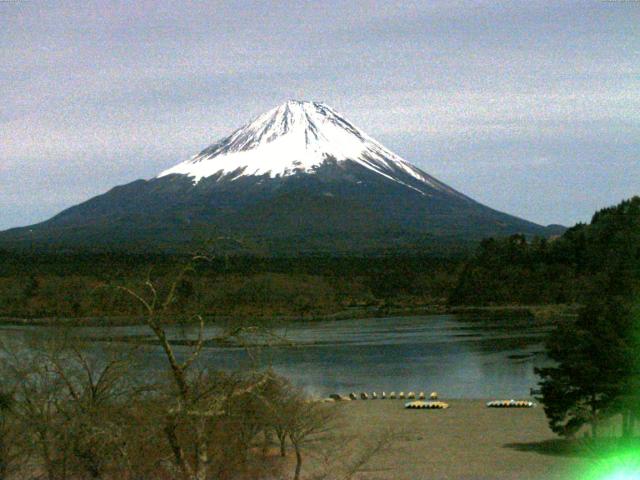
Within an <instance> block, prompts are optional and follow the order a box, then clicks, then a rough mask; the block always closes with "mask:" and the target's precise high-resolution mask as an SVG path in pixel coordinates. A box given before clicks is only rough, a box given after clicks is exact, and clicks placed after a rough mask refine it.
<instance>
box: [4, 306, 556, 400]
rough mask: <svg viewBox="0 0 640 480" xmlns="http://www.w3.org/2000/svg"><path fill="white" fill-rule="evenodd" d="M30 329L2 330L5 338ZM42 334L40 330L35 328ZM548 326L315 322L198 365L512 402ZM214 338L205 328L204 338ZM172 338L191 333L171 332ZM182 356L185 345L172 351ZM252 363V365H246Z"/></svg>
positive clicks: (157, 360) (530, 382)
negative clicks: (271, 343) (266, 369)
mask: <svg viewBox="0 0 640 480" xmlns="http://www.w3.org/2000/svg"><path fill="white" fill-rule="evenodd" d="M32 328H33V327H29V328H25V327H8V326H6V327H2V330H4V332H5V334H9V333H10V332H13V333H18V332H24V331H26V330H30V329H32ZM35 328H37V329H40V330H42V329H43V328H44V327H35ZM549 329H550V327H549V326H548V325H540V324H536V323H535V322H532V321H531V320H523V319H516V318H501V319H482V318H480V317H469V316H464V317H461V316H456V315H428V316H417V317H393V318H373V319H354V320H337V321H320V322H314V323H308V324H293V325H290V326H288V327H287V328H286V329H277V330H276V333H277V334H278V335H279V336H280V337H281V338H286V339H287V340H288V341H290V342H291V344H290V345H283V346H277V347H269V348H260V349H257V350H256V349H252V350H250V353H251V355H249V354H248V353H247V351H245V350H244V349H243V348H237V347H236V348H234V347H231V348H228V347H225V348H221V347H213V346H208V347H207V348H205V349H204V350H203V353H202V356H201V359H200V361H201V362H202V363H203V364H205V365H207V366H211V367H212V368H221V369H234V368H237V367H239V366H243V365H249V364H251V363H252V359H255V357H256V355H258V357H257V358H258V359H259V362H260V364H261V365H263V366H264V365H269V366H271V367H273V368H274V370H276V371H277V372H278V373H280V374H282V375H284V376H286V377H288V378H289V379H290V380H291V381H292V382H294V383H295V384H297V385H300V386H302V387H304V388H305V389H306V390H307V391H308V392H309V393H312V394H317V395H328V394H329V393H334V392H336V393H342V394H347V393H349V392H351V391H357V392H360V391H369V392H371V391H378V392H380V391H383V390H384V391H386V392H390V391H396V392H399V391H405V392H407V391H410V390H413V391H416V392H418V391H424V392H427V393H428V392H431V391H434V390H435V391H438V392H439V393H440V395H441V397H442V398H447V397H449V398H494V397H495V398H516V397H518V398H520V397H528V396H529V390H530V388H535V387H536V384H537V377H536V376H535V374H534V372H533V369H534V367H538V366H544V365H547V364H548V363H549V361H548V359H547V358H546V357H545V355H544V353H543V349H544V347H543V341H544V337H545V336H546V335H547V334H548V332H549ZM78 332H80V333H81V334H82V335H86V336H91V337H100V336H102V335H103V334H106V333H107V332H108V333H109V334H110V335H141V334H143V335H144V334H146V333H147V332H148V331H147V329H146V327H118V328H112V329H109V330H107V329H101V328H95V327H94V328H79V329H78ZM217 334H219V329H218V328H217V327H207V331H206V335H207V337H213V336H215V335H217ZM171 335H172V336H173V337H174V338H193V337H194V336H195V330H194V329H191V328H189V329H184V328H180V327H176V328H173V329H172V330H171ZM177 350H178V352H179V353H180V354H184V352H186V351H187V350H188V347H178V348H177ZM142 355H144V357H145V358H144V363H145V365H146V366H147V368H158V369H160V368H162V367H163V366H164V365H165V363H164V362H165V360H164V357H163V355H162V352H161V351H160V349H159V348H158V347H155V346H154V347H146V348H145V349H144V351H143V353H142ZM253 361H255V360H253Z"/></svg>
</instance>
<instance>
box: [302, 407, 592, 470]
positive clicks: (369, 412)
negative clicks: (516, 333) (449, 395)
mask: <svg viewBox="0 0 640 480" xmlns="http://www.w3.org/2000/svg"><path fill="white" fill-rule="evenodd" d="M445 401H447V402H448V403H449V404H450V408H449V409H447V410H406V409H404V408H403V404H404V401H402V400H368V401H361V400H357V401H352V402H339V404H338V405H337V408H338V409H339V411H340V412H341V415H340V417H341V420H340V431H341V433H344V434H345V435H353V436H355V437H357V438H360V439H363V441H365V440H366V439H373V438H375V437H376V435H378V434H379V433H380V432H382V431H384V430H388V429H392V430H393V431H394V435H393V440H392V441H391V442H390V443H389V444H388V445H386V446H385V447H384V448H383V449H382V451H380V452H379V453H378V454H377V455H376V456H375V457H374V458H373V459H372V460H371V462H370V463H369V464H368V465H367V466H366V467H365V468H364V469H363V471H362V472H361V473H359V474H358V475H357V476H356V478H367V479H394V480H401V479H407V480H409V479H411V480H415V479H422V478H425V479H426V478H428V479H452V480H463V479H464V480H480V479H487V480H489V479H492V480H493V479H496V480H498V479H499V480H507V479H513V480H516V479H518V480H528V479H531V480H542V479H545V480H546V479H562V480H565V479H570V478H574V476H575V475H576V472H578V471H580V469H581V468H582V466H584V465H585V462H587V461H588V460H585V459H584V458H576V457H571V456H564V455H560V454H558V453H557V452H554V451H553V448H549V446H550V445H552V444H553V442H554V440H557V439H558V437H557V436H556V435H555V434H554V433H553V432H551V430H549V428H548V426H547V421H546V418H545V415H544V411H543V409H542V407H540V406H537V407H535V408H528V409H491V408H486V407H485V402H486V401H485V400H445ZM309 473H310V472H309V471H307V474H309Z"/></svg>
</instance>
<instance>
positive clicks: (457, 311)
mask: <svg viewBox="0 0 640 480" xmlns="http://www.w3.org/2000/svg"><path fill="white" fill-rule="evenodd" d="M578 308H579V307H578V306H577V305H566V304H550V305H496V306H473V305H461V306H448V305H425V306H420V307H406V308H403V307H390V308H366V307H363V308H353V309H348V310H342V311H339V312H334V313H328V314H318V315H312V314H311V315H305V316H288V315H274V316H255V315H254V316H252V315H218V316H208V315H207V316H205V323H206V324H213V323H223V324H224V323H225V322H229V321H232V320H233V321H246V320H252V321H256V322H258V323H263V324H265V325H273V326H278V325H286V324H292V323H314V322H322V321H331V320H336V321H339V320H356V319H363V318H385V317H419V316H430V315H473V316H477V315H481V316H487V317H500V316H503V315H513V316H517V317H519V318H520V317H521V318H524V319H527V318H528V319H535V320H538V321H541V322H544V321H548V322H550V323H555V322H554V321H555V320H557V319H558V318H559V317H562V318H571V317H574V316H575V315H576V313H577V310H578ZM176 323H177V322H176ZM2 325H18V326H47V327H51V326H61V325H64V326H68V327H109V326H110V327H118V326H136V325H144V318H143V317H130V316H125V317H119V316H114V317H109V316H99V317H78V318H60V317H51V316H47V317H33V318H26V317H15V316H9V315H7V316H2V315H0V326H2Z"/></svg>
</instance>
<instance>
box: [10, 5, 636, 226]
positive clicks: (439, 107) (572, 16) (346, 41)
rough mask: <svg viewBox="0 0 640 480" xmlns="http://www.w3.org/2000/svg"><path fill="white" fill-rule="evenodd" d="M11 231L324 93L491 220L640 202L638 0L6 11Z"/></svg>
mask: <svg viewBox="0 0 640 480" xmlns="http://www.w3.org/2000/svg"><path fill="white" fill-rule="evenodd" d="M0 95H1V97H0V98H1V101H0V230H2V229H6V228H10V227H15V226H23V225H29V224H32V223H36V222H39V221H43V220H46V219H47V218H49V217H51V216H53V215H54V214H56V213H58V212H59V211H61V210H63V209H65V208H67V207H70V206H72V205H75V204H77V203H80V202H82V201H84V200H87V199H88V198H90V197H92V196H94V195H97V194H100V193H103V192H105V191H107V190H109V189H110V188H112V187H113V186H115V185H120V184H125V183H129V182H131V181H134V180H136V179H139V178H152V177H153V176H155V175H156V174H158V173H159V172H160V171H162V170H164V169H166V168H168V167H170V166H172V165H174V164H176V163H178V162H181V161H183V160H186V159H187V158H189V157H191V156H192V155H194V154H196V153H198V152H199V151H200V150H201V149H203V148H204V147H206V146H207V145H209V144H211V143H213V142H214V141H215V140H217V139H219V138H221V137H223V136H226V135H227V134H229V133H231V131H232V130H234V129H235V128H237V127H240V126H241V125H243V124H244V123H246V122H247V121H249V120H251V119H252V118H254V117H255V116H257V115H259V114H260V113H262V112H264V111H266V110H268V109H270V108H273V107H274V106H276V105H278V104H280V103H282V102H284V101H286V100H289V99H302V100H313V101H322V102H325V103H327V104H328V105H330V106H332V107H333V108H334V109H335V110H337V111H338V112H340V113H341V114H343V115H344V116H345V117H346V118H348V119H349V120H350V121H352V122H353V123H354V124H355V125H357V126H358V127H359V128H361V129H362V130H364V131H365V132H367V133H368V134H369V135H370V136H372V137H374V138H375V139H377V140H379V141H381V142H382V143H383V144H384V145H385V146H386V147H388V148H389V149H391V150H392V151H394V152H395V153H397V154H399V155H401V156H402V157H403V158H405V159H406V160H408V161H409V162H411V163H413V164H415V165H417V166H418V167H420V168H422V169H423V170H425V171H426V172H428V173H429V174H431V175H433V176H435V177H436V178H438V179H440V180H442V181H444V182H445V183H447V184H449V185H450V186H452V187H454V188H456V189H457V190H459V191H461V192H463V193H465V194H467V195H469V196H471V197H472V198H474V199H476V200H478V201H480V202H482V203H484V204H486V205H488V206H490V207H493V208H495V209H498V210H501V211H505V212H508V213H511V214H514V215H517V216H519V217H523V218H526V219H528V220H531V221H534V222H537V223H540V224H545V225H546V224H551V223H560V224H564V225H573V224H574V223H576V222H579V221H589V219H590V218H591V215H592V214H593V212H594V211H595V210H597V209H599V208H602V207H605V206H610V205H613V204H616V203H618V202H620V201H621V200H622V199H624V198H628V197H631V196H633V195H637V194H640V1H638V0H605V1H598V0H593V1H562V0H555V1H544V2H542V1H541V2H539V1H536V0H526V1H521V2H516V1H512V2H509V1H505V2H497V1H487V2H485V1H474V2H468V1H456V0H445V1H416V2H382V1H379V2H373V1H361V0H359V1H353V0H350V1H334V0H323V1H322V2H303V1H295V2H291V1H286V0H278V1H271V2H268V1H261V2H258V1H244V2H223V1H213V2H202V1H198V2H188V1H184V0H180V1H153V2H152V1H146V0H137V1H135V2H129V1H126V2H117V1H100V2H98V1H75V2H66V1H62V0H57V1H55V2H49V1H36V0H9V1H7V0H2V1H0Z"/></svg>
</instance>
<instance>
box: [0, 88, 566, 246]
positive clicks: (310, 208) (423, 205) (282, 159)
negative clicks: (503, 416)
mask: <svg viewBox="0 0 640 480" xmlns="http://www.w3.org/2000/svg"><path fill="white" fill-rule="evenodd" d="M513 233H523V234H525V235H529V236H531V235H540V236H549V235H552V234H555V233H558V232H557V229H556V228H553V227H543V226H540V225H537V224H535V223H532V222H528V221H526V220H522V219H520V218H517V217H514V216H511V215H508V214H505V213H502V212H498V211H496V210H493V209H491V208H489V207H486V206H484V205H482V204H480V203H478V202H476V201H474V200H472V199H471V198H469V197H467V196H465V195H463V194H462V193H460V192H458V191H456V190H454V189H453V188H451V187H449V186H447V185H445V184H444V183H442V182H441V181H439V180H437V179H435V178H434V177H432V176H430V175H429V174H427V173H425V172H424V171H422V170H420V169H419V168H417V167H415V166H414V165H412V164H410V163H409V162H407V161H405V160H404V159H402V158H401V157H399V156H398V155H396V154H395V153H393V152H392V151H390V150H389V149H387V148H386V147H384V146H383V145H381V144H380V143H379V142H377V141H376V140H374V139H373V138H371V137H369V136H368V135H367V134H366V133H364V132H363V131H362V130H360V129H358V128H357V127H356V126H354V125H353V124H352V123H351V122H349V121H348V120H347V119H345V118H344V117H343V116H341V115H340V114H338V113H337V112H336V111H335V110H333V109H332V108H331V107H329V106H327V105H325V104H323V103H317V102H302V101H293V100H292V101H288V102H286V103H284V104H282V105H280V106H278V107H276V108H274V109H272V110H269V111H268V112H266V113H264V114H262V115H260V116H259V117H257V118H256V119H254V120H253V121H251V122H250V123H248V124H247V125H245V126H243V127H241V128H239V129H238V130H236V131H235V132H233V133H232V134H231V135H229V136H228V137H225V138H223V139H221V140H220V141H218V142H216V143H214V144H213V145H211V146H209V147H207V148H205V149H204V150H202V151H201V152H200V153H198V154H197V155H195V156H193V157H192V158H190V159H189V160H186V161H183V162H181V163H178V164H177V165H175V166H173V167H171V168H168V169H167V170H164V171H162V172H161V173H159V174H158V175H157V176H156V177H155V178H152V179H150V180H137V181H134V182H132V183H129V184H126V185H122V186H118V187H115V188H113V189H111V190H110V191H108V192H106V193H104V194H102V195H99V196H97V197H94V198H91V199H89V200H87V201H86V202H84V203H81V204H79V205H76V206H74V207H71V208H69V209H67V210H64V211H63V212H61V213H59V214H58V215H56V216H54V217H53V218H51V219H49V220H47V221H45V222H42V223H40V224H36V225H32V226H30V227H22V228H17V229H12V230H7V231H5V232H2V233H0V246H20V245H22V246H25V245H26V244H27V243H29V245H31V246H32V245H34V244H36V245H38V246H39V247H44V248H47V247H48V248H54V249H60V248H72V249H75V248H81V249H98V250H102V249H127V250H135V251H148V250H165V251H182V250H187V249H190V248H193V247H194V245H196V244H197V243H199V242H202V241H204V240H205V239H207V238H212V237H231V238H236V239H242V240H243V241H244V243H248V244H251V245H252V246H253V248H254V249H258V250H259V251H262V252H268V253H275V254H305V253H320V252H324V253H347V252H351V253H356V252H357V253H365V252H383V251H389V250H403V251H409V250H418V251H424V250H425V249H429V250H442V249H444V248H448V247H450V246H452V245H460V244H463V243H469V242H474V241H478V240H480V239H481V238H483V237H487V236H500V235H509V234H513Z"/></svg>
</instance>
